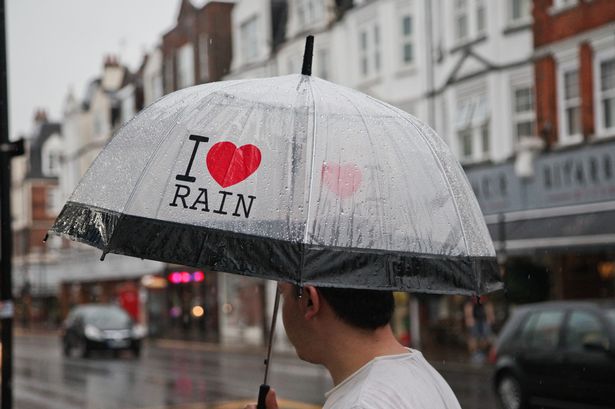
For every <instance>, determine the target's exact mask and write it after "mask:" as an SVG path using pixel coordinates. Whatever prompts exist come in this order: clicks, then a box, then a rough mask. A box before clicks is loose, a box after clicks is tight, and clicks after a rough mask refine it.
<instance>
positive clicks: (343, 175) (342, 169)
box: [322, 163, 363, 198]
mask: <svg viewBox="0 0 615 409" xmlns="http://www.w3.org/2000/svg"><path fill="white" fill-rule="evenodd" d="M362 179H363V177H362V175H361V169H359V167H358V166H357V165H355V164H354V163H349V164H344V165H337V164H334V165H328V164H326V163H324V164H323V165H322V180H323V183H324V185H325V186H326V187H327V188H328V189H329V190H330V191H332V192H333V193H335V194H336V195H338V196H339V197H342V198H346V197H349V196H352V195H353V194H354V192H356V191H357V189H359V186H361V181H362Z"/></svg>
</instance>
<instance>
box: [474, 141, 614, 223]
mask: <svg viewBox="0 0 615 409" xmlns="http://www.w3.org/2000/svg"><path fill="white" fill-rule="evenodd" d="M466 175H467V176H468V179H469V181H470V184H471V185H472V188H473V190H474V193H475V194H476V197H477V198H478V202H479V204H480V207H481V209H482V211H483V213H484V214H485V215H488V214H496V213H505V212H511V211H518V210H529V209H540V208H550V207H558V206H570V205H579V204H588V203H597V202H606V201H615V141H614V142H608V143H600V144H594V145H585V146H582V147H579V148H576V149H572V150H566V151H563V150H562V151H559V152H558V151H555V152H549V153H546V154H542V155H540V156H538V157H537V159H536V160H535V162H534V177H532V178H520V177H518V176H517V175H516V174H515V170H514V164H513V163H512V162H507V163H503V164H498V165H490V166H481V167H477V168H471V169H467V170H466Z"/></svg>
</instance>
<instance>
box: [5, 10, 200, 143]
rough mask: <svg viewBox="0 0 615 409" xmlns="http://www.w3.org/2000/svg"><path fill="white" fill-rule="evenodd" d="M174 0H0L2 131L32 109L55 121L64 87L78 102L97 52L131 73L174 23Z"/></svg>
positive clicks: (23, 120)
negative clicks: (4, 48) (4, 64)
mask: <svg viewBox="0 0 615 409" xmlns="http://www.w3.org/2000/svg"><path fill="white" fill-rule="evenodd" d="M195 4H196V3H195ZM179 5H180V0H7V1H6V2H5V7H6V24H7V27H6V30H7V31H6V33H7V41H8V55H7V59H8V81H9V115H10V116H9V126H10V131H9V135H10V137H11V139H16V138H17V137H18V136H19V135H22V134H24V133H26V132H29V131H30V130H31V128H32V119H33V117H34V112H35V111H36V110H37V109H45V110H46V111H47V115H48V117H49V119H50V120H52V121H61V119H62V108H63V104H64V100H65V98H66V95H67V93H68V91H69V89H72V90H73V92H74V94H75V96H76V97H77V98H78V99H79V100H82V99H83V95H84V92H85V88H86V86H87V84H88V83H89V82H90V81H91V80H92V79H94V78H96V77H97V76H99V75H100V73H101V70H102V65H103V60H104V57H105V55H108V54H115V55H118V56H119V58H120V62H122V63H124V64H125V65H127V66H128V67H129V68H130V69H131V70H133V71H134V70H136V69H137V68H138V67H139V65H140V64H141V62H142V59H143V56H144V54H145V53H146V52H148V51H151V50H152V49H153V48H154V47H155V46H156V45H157V44H158V43H160V41H161V38H162V34H163V33H165V32H166V31H168V30H169V29H171V28H172V27H173V26H174V25H175V23H176V20H177V13H178V12H179Z"/></svg>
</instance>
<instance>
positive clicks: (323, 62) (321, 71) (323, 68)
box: [318, 49, 329, 80]
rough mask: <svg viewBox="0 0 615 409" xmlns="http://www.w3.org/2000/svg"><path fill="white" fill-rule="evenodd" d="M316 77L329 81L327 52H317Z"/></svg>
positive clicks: (325, 50) (322, 50)
mask: <svg viewBox="0 0 615 409" xmlns="http://www.w3.org/2000/svg"><path fill="white" fill-rule="evenodd" d="M318 76H319V77H320V78H322V79H323V80H328V79H329V50H327V49H320V50H318Z"/></svg>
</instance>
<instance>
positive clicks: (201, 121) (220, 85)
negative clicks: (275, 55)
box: [50, 41, 501, 295]
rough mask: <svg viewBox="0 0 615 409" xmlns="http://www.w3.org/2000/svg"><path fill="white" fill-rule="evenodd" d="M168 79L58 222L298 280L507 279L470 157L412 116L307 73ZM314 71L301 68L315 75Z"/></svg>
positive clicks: (360, 284)
mask: <svg viewBox="0 0 615 409" xmlns="http://www.w3.org/2000/svg"><path fill="white" fill-rule="evenodd" d="M307 48H308V49H309V50H308V51H307V52H306V57H307V58H305V60H304V73H303V74H302V75H288V76H281V77H274V78H265V79H253V80H239V81H223V82H216V83H210V84H205V85H199V86H195V87H190V88H186V89H183V90H180V91H177V92H174V93H172V94H169V95H167V96H165V97H163V98H162V99H160V100H159V101H157V102H155V103H154V104H152V105H151V106H149V107H147V108H146V109H144V110H143V111H142V112H141V113H139V114H138V115H137V116H136V117H135V118H134V119H132V120H131V121H130V122H128V123H127V124H126V125H124V126H123V127H122V128H121V129H120V130H118V131H117V133H116V134H115V136H114V137H113V139H111V141H110V142H109V143H108V145H107V146H106V147H105V149H104V150H103V151H102V152H101V153H100V155H99V156H98V157H97V159H96V160H95V161H94V163H93V164H92V166H91V167H90V169H89V170H88V171H87V173H86V174H85V176H84V177H83V179H82V180H81V181H80V183H79V184H78V186H77V188H76V189H75V191H74V193H73V194H72V196H71V197H70V199H69V201H68V202H67V203H66V204H65V206H64V208H63V209H62V212H61V213H60V215H59V217H58V218H57V220H56V222H55V224H54V225H53V227H52V228H51V230H50V232H51V233H55V234H60V235H63V236H66V237H69V238H71V239H73V240H77V241H81V242H84V243H87V244H89V245H92V246H95V247H98V248H99V249H101V250H102V252H103V257H104V254H106V253H117V254H124V255H128V256H135V257H141V258H147V259H153V260H159V261H164V262H170V263H177V264H184V265H189V266H195V267H199V268H206V269H209V270H211V271H222V272H228V273H237V274H243V275H248V276H254V277H261V278H267V279H272V280H282V281H289V282H293V283H296V284H298V285H305V284H310V285H315V286H332V287H345V288H368V289H381V290H399V291H414V292H424V293H439V294H466V295H479V294H482V293H486V292H491V291H494V290H496V289H499V288H500V286H501V283H500V277H499V273H498V266H497V262H496V258H495V251H494V248H493V244H492V241H491V238H490V236H489V233H488V231H487V228H486V225H485V222H484V220H483V217H482V213H481V211H480V208H479V206H478V203H477V201H476V198H475V196H474V194H473V192H472V189H471V187H470V185H469V183H468V181H467V179H466V177H465V175H464V172H463V170H462V168H461V166H460V164H459V163H458V161H457V160H456V158H455V157H454V155H453V154H452V153H451V152H450V150H449V148H448V147H447V146H446V144H445V143H444V142H443V141H442V139H441V138H440V137H439V136H438V135H437V134H436V133H435V132H434V131H433V130H432V129H431V128H430V127H428V126H427V125H425V124H423V123H422V122H420V121H419V120H418V119H416V118H414V117H413V116H411V115H409V114H408V113H406V112H404V111H401V110H399V109H397V108H395V107H393V106H391V105H389V104H386V103H384V102H382V101H379V100H377V99H375V98H372V97H370V96H367V95H365V94H362V93H360V92H358V91H355V90H352V89H349V88H345V87H341V86H338V85H335V84H333V83H331V82H327V81H324V80H322V79H319V78H315V77H312V76H310V75H309V70H310V69H309V66H310V65H311V43H310V41H308V47H307ZM306 74H307V75H306Z"/></svg>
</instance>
